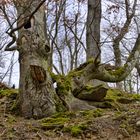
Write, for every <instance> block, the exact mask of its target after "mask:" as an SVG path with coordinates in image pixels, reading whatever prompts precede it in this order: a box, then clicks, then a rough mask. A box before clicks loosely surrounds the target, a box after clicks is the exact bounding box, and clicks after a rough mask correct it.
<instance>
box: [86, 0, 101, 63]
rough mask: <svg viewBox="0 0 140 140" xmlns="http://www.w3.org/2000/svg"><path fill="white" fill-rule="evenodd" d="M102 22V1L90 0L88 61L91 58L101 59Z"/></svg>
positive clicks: (87, 43) (87, 39) (87, 36)
mask: <svg viewBox="0 0 140 140" xmlns="http://www.w3.org/2000/svg"><path fill="white" fill-rule="evenodd" d="M100 22H101V0H88V14H87V33H86V45H87V52H86V54H87V60H89V59H90V58H96V57H98V59H100Z"/></svg>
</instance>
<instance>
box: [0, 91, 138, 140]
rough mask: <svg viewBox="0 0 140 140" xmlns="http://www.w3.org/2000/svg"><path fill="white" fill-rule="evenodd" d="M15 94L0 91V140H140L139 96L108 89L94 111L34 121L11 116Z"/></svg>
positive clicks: (59, 115)
mask: <svg viewBox="0 0 140 140" xmlns="http://www.w3.org/2000/svg"><path fill="white" fill-rule="evenodd" d="M9 91H10V92H9ZM16 92H17V91H16V90H11V89H7V90H2V89H1V90H0V140H140V96H139V95H136V94H133V95H132V94H128V93H123V92H121V91H118V90H110V91H109V92H108V95H107V96H106V99H105V101H103V102H95V103H94V104H95V106H96V107H97V109H95V110H88V111H77V112H65V113H57V114H54V115H53V116H51V117H48V118H44V119H41V120H34V119H24V118H23V117H20V116H17V115H14V114H12V113H11V111H12V109H13V108H14V107H13V105H12V106H10V104H13V102H12V101H14V100H15V93H16ZM9 99H10V100H9ZM11 100H12V101H11ZM7 105H8V107H9V108H8V109H7Z"/></svg>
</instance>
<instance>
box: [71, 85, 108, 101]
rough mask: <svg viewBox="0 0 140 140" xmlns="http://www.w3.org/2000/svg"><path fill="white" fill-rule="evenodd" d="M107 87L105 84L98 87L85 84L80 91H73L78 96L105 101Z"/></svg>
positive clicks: (84, 98)
mask: <svg viewBox="0 0 140 140" xmlns="http://www.w3.org/2000/svg"><path fill="white" fill-rule="evenodd" d="M107 90H108V89H107V88H106V87H104V86H103V85H99V86H96V87H93V86H85V87H83V88H82V89H79V90H78V91H76V90H75V91H74V92H75V93H73V94H74V95H75V96H76V97H77V98H79V99H82V100H87V101H103V100H104V97H105V96H106V94H107Z"/></svg>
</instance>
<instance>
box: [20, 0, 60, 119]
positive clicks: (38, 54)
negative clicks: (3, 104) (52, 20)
mask: <svg viewBox="0 0 140 140" xmlns="http://www.w3.org/2000/svg"><path fill="white" fill-rule="evenodd" d="M21 3H22V7H20V6H19V7H18V6H17V12H18V16H20V18H19V20H18V26H20V24H22V23H25V25H24V27H23V28H21V29H20V30H19V32H18V42H17V44H18V51H19V63H20V85H19V89H20V97H19V104H20V111H21V113H22V115H23V116H24V117H27V118H31V117H34V118H42V117H44V116H49V115H51V114H53V113H55V112H56V110H57V107H58V104H57V103H59V105H60V104H61V101H59V98H58V97H57V95H56V93H55V90H54V87H53V83H52V80H51V77H50V74H49V72H48V64H47V57H48V53H49V51H50V48H49V45H48V44H47V43H46V35H45V23H44V16H45V12H44V11H45V10H44V7H43V6H41V7H40V9H39V10H38V11H37V12H36V13H35V14H34V16H33V17H32V18H31V20H30V21H29V20H28V21H27V19H28V16H30V15H31V13H32V12H33V11H34V9H35V8H36V7H37V6H38V4H39V3H40V0H34V1H26V2H24V4H23V2H21ZM29 5H31V6H30V7H28V6H29ZM61 105H62V104H61ZM56 106H57V107H56ZM62 106H63V105H62ZM62 108H63V107H62Z"/></svg>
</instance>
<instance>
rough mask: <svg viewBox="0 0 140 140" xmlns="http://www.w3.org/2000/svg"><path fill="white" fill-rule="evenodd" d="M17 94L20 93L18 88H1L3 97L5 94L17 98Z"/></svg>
mask: <svg viewBox="0 0 140 140" xmlns="http://www.w3.org/2000/svg"><path fill="white" fill-rule="evenodd" d="M17 94H18V90H17V89H5V90H0V97H1V98H2V97H4V96H7V97H10V98H13V99H15V98H16V96H17Z"/></svg>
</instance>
